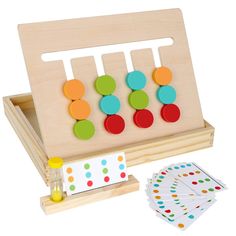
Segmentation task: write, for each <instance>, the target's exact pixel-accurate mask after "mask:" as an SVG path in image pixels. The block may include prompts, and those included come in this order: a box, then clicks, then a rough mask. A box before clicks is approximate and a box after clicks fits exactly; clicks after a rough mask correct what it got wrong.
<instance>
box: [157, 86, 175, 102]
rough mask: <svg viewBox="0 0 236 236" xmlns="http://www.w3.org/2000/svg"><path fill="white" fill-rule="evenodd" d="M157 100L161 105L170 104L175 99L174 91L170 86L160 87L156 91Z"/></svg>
mask: <svg viewBox="0 0 236 236" xmlns="http://www.w3.org/2000/svg"><path fill="white" fill-rule="evenodd" d="M156 96H157V99H158V100H159V101H160V102H161V103H163V104H171V103H173V102H174V101H175V99H176V91H175V89H174V88H173V87H172V86H169V85H166V86H161V87H160V88H158V89H157V93H156Z"/></svg>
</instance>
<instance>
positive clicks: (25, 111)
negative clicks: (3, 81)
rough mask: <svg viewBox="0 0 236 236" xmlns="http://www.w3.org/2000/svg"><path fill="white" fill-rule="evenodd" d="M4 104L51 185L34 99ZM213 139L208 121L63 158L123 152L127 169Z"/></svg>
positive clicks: (21, 98)
mask: <svg viewBox="0 0 236 236" xmlns="http://www.w3.org/2000/svg"><path fill="white" fill-rule="evenodd" d="M3 102H4V109H5V113H6V116H7V117H8V119H9V121H10V123H11V125H12V126H13V128H14V129H15V131H16V133H17V135H18V136H19V138H20V140H21V142H22V143H23V145H24V146H25V148H26V151H27V152H28V154H29V156H30V158H31V160H32V161H33V163H34V165H35V166H36V168H37V170H38V172H39V173H40V175H41V176H42V179H43V180H44V182H45V183H46V184H47V185H48V184H49V181H50V179H49V175H48V167H47V160H48V156H47V154H46V153H45V150H44V147H43V143H42V139H41V134H40V131H39V124H38V120H37V116H36V113H35V108H34V103H33V101H32V96H31V95H30V94H21V95H14V96H9V97H4V98H3ZM213 138H214V128H213V127H212V126H211V125H210V124H209V123H207V122H205V124H204V127H203V128H198V129H193V130H190V131H185V132H181V133H178V134H174V135H169V136H165V137H160V138H154V139H152V140H148V141H145V142H139V143H133V144H130V145H121V146H118V147H116V148H112V149H104V150H102V151H100V152H92V151H90V150H89V149H88V150H87V153H86V154H85V155H83V156H81V155H74V156H71V157H67V158H64V161H65V162H69V161H76V160H79V159H82V158H87V159H88V158H92V157H93V156H98V155H103V154H104V155H105V154H106V153H109V152H117V151H124V152H125V153H126V161H127V166H128V167H130V166H133V165H138V164H142V163H146V162H150V161H155V160H159V159H162V158H166V157H169V156H174V155H178V154H182V153H186V152H190V151H194V150H198V149H202V148H207V147H211V146H212V144H213Z"/></svg>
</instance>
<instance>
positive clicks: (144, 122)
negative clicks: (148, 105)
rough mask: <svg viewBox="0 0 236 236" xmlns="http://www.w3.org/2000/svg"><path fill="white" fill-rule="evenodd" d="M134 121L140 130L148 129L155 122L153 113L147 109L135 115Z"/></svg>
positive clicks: (138, 111)
mask: <svg viewBox="0 0 236 236" xmlns="http://www.w3.org/2000/svg"><path fill="white" fill-rule="evenodd" d="M133 119H134V123H135V124H136V125H137V126H138V127H140V128H148V127H150V126H151V125H152V124H153V121H154V117H153V115H152V113H151V112H150V111H149V110H147V109H143V110H137V111H136V112H135V113H134V117H133Z"/></svg>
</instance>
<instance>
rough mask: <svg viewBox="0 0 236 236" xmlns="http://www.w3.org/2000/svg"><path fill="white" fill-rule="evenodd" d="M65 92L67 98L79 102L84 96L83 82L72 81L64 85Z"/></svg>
mask: <svg viewBox="0 0 236 236" xmlns="http://www.w3.org/2000/svg"><path fill="white" fill-rule="evenodd" d="M63 92H64V95H65V96H66V97H67V98H69V99H71V100H77V99H80V98H81V97H83V96H84V92H85V88H84V85H83V83H82V82H81V81H79V80H77V79H72V80H68V81H66V82H65V83H64V87H63Z"/></svg>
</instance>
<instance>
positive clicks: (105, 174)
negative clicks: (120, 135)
mask: <svg viewBox="0 0 236 236" xmlns="http://www.w3.org/2000/svg"><path fill="white" fill-rule="evenodd" d="M63 177H64V182H65V189H66V193H67V195H72V194H76V193H80V192H84V191H88V190H91V189H95V188H99V187H103V186H107V185H111V184H115V183H118V182H122V181H127V180H128V175H127V168H126V161H125V154H124V152H119V153H115V154H110V155H106V156H100V157H94V158H92V159H89V160H82V161H76V162H72V163H68V164H65V165H64V166H63Z"/></svg>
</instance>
